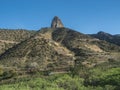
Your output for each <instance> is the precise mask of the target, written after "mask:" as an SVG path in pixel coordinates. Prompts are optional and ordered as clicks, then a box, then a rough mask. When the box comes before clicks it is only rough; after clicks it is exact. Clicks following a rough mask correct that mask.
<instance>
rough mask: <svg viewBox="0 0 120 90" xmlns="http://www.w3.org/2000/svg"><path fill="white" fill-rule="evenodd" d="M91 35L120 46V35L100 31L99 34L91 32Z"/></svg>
mask: <svg viewBox="0 0 120 90" xmlns="http://www.w3.org/2000/svg"><path fill="white" fill-rule="evenodd" d="M90 36H92V37H95V38H98V39H100V40H105V41H107V42H110V43H113V44H116V45H119V46H120V35H119V34H118V35H111V34H109V33H106V32H103V31H100V32H98V33H97V34H91V35H90Z"/></svg>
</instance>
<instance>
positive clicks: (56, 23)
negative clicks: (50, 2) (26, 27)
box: [51, 16, 64, 28]
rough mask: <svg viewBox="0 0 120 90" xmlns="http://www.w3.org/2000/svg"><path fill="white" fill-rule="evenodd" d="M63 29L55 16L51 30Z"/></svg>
mask: <svg viewBox="0 0 120 90" xmlns="http://www.w3.org/2000/svg"><path fill="white" fill-rule="evenodd" d="M62 27H64V25H63V24H62V22H61V20H60V19H59V18H58V17H57V16H55V17H54V18H53V20H52V23H51V28H62Z"/></svg>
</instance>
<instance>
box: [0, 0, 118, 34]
mask: <svg viewBox="0 0 120 90" xmlns="http://www.w3.org/2000/svg"><path fill="white" fill-rule="evenodd" d="M54 16H58V17H59V18H60V19H61V20H62V22H63V24H64V26H65V27H68V28H71V29H74V30H77V31H79V32H81V33H85V34H91V33H97V32H99V31H104V32H107V33H110V34H120V0H0V28H5V29H28V30H39V29H40V28H43V27H50V25H51V20H52V18H53V17H54Z"/></svg>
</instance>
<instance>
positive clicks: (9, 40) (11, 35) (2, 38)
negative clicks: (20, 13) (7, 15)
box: [0, 29, 35, 54]
mask: <svg viewBox="0 0 120 90" xmlns="http://www.w3.org/2000/svg"><path fill="white" fill-rule="evenodd" d="M34 33H35V31H28V30H23V29H17V30H10V29H0V54H2V53H3V52H5V51H6V50H7V49H8V48H11V47H12V46H14V45H16V44H18V43H19V42H21V41H24V40H25V39H27V38H29V37H30V36H32V35H33V34H34Z"/></svg>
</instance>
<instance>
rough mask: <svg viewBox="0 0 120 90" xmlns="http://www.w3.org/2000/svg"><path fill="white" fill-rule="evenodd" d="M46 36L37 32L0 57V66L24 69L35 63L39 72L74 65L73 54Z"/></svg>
mask: <svg viewBox="0 0 120 90" xmlns="http://www.w3.org/2000/svg"><path fill="white" fill-rule="evenodd" d="M46 35H47V34H41V33H40V32H39V31H38V32H37V33H36V34H35V35H34V36H32V37H30V38H29V39H27V40H25V41H23V42H21V43H20V44H17V45H15V46H14V47H13V48H11V49H8V50H7V51H6V52H5V53H3V54H2V55H1V56H0V64H4V65H5V66H15V67H18V68H20V67H24V68H25V67H26V66H29V65H31V64H34V63H35V65H36V66H38V67H39V69H41V70H44V69H45V70H47V69H53V68H54V69H56V68H68V67H70V66H71V65H74V59H73V56H74V55H73V53H72V52H71V51H69V50H68V49H67V48H65V47H63V46H62V45H61V44H60V43H57V42H55V41H53V40H52V39H51V38H50V37H46ZM49 36H50V35H49Z"/></svg>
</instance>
